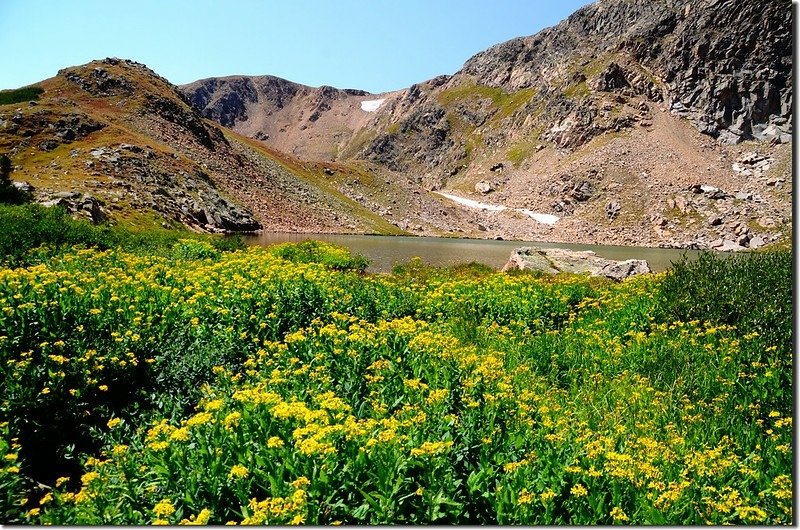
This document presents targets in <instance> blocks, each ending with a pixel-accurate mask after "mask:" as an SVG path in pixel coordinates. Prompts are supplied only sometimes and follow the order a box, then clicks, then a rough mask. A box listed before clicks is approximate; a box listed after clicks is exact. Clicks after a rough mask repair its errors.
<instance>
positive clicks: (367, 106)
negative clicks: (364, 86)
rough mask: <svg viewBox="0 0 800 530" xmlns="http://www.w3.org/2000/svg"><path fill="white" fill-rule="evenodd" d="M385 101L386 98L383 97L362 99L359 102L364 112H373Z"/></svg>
mask: <svg viewBox="0 0 800 530" xmlns="http://www.w3.org/2000/svg"><path fill="white" fill-rule="evenodd" d="M384 101H386V98H383V99H371V100H369V101H362V102H361V110H363V111H364V112H375V111H376V110H378V107H380V106H381V104H383V102H384Z"/></svg>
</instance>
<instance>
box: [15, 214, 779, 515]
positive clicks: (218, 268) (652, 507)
mask: <svg viewBox="0 0 800 530" xmlns="http://www.w3.org/2000/svg"><path fill="white" fill-rule="evenodd" d="M0 214H2V211H0ZM6 218H7V217H6ZM37 222H38V221H37ZM3 226H4V227H5V226H6V225H3ZM65 230H67V229H65ZM3 232H4V233H5V232H6V230H5V228H4V230H3ZM69 233H70V232H69V230H67V234H69ZM107 235H108V234H107V233H105V232H98V233H97V234H94V235H92V236H91V237H95V236H96V237H97V238H98V239H97V240H96V243H97V244H94V245H89V246H91V247H93V248H63V245H62V248H61V249H60V250H58V251H56V250H53V249H52V248H51V249H50V250H37V251H34V252H32V253H31V252H27V253H20V255H16V254H14V252H13V245H11V246H8V244H7V243H4V244H5V245H6V246H5V247H4V251H5V252H7V253H9V252H10V253H11V255H12V256H14V259H13V260H11V261H12V262H15V263H22V264H25V266H24V267H17V268H6V269H0V361H1V364H0V456H2V458H3V459H2V460H0V492H2V493H0V522H3V523H31V524H137V525H139V524H149V523H170V524H177V523H193V524H198V523H199V524H203V523H209V524H224V523H227V522H235V523H250V524H291V523H295V524H296V523H308V524H335V523H339V522H341V523H351V524H352V523H371V524H380V523H406V524H413V523H440V524H441V523H472V524H484V523H500V524H613V523H627V524H645V523H647V524H703V523H717V524H718V523H759V524H790V523H792V516H793V515H792V488H793V483H792V478H791V477H792V462H793V452H792V446H791V443H792V442H791V440H792V383H791V381H792V374H791V366H792V358H791V355H792V351H791V341H792V327H791V315H792V307H791V288H792V287H791V281H792V280H791V264H792V258H791V254H790V253H789V252H780V253H764V254H763V255H757V256H752V257H749V258H747V259H733V260H729V261H725V262H724V263H722V262H721V261H720V260H717V259H714V258H713V257H710V256H708V257H704V258H702V259H701V260H699V261H698V262H695V263H682V264H679V265H678V266H676V267H675V269H673V270H672V271H671V272H668V273H665V274H660V275H652V276H647V277H639V278H636V279H632V280H629V281H626V282H623V283H619V284H615V283H611V282H608V281H604V280H599V279H591V278H588V277H581V276H559V277H537V276H533V275H527V274H517V275H506V274H502V273H496V272H493V271H490V270H487V269H486V268H484V267H482V266H479V265H475V264H472V265H468V266H461V267H455V268H450V269H433V268H430V267H425V266H424V265H422V264H421V263H419V262H412V263H410V264H408V265H406V266H402V267H399V268H397V269H396V270H395V273H394V274H391V275H365V274H363V272H362V271H363V268H364V261H363V259H362V258H358V257H353V256H349V255H348V253H347V252H346V251H344V250H342V249H340V248H336V247H333V246H330V245H327V244H324V243H317V242H315V243H308V244H301V245H279V246H276V247H271V248H266V249H263V248H248V249H244V250H243V249H238V250H236V249H225V248H220V247H215V246H214V245H213V244H212V243H211V242H209V241H205V240H191V239H182V240H178V241H173V242H172V243H171V245H167V244H164V243H158V244H154V245H152V246H151V247H150V249H151V250H150V251H149V252H147V251H143V250H141V249H139V250H138V251H131V249H130V248H128V249H127V250H126V249H124V248H117V247H116V246H115V245H116V243H117V240H115V239H114V238H113V237H112V236H110V235H108V237H109V238H110V239H108V240H105V239H103V238H104V237H106V236H107ZM3 237H4V238H6V240H5V241H7V240H8V239H7V238H8V237H10V236H9V235H8V234H5V235H3ZM85 237H89V236H85V235H81V236H80V237H78V239H82V238H85ZM33 240H36V238H33V239H31V241H33ZM50 241H51V242H52V241H54V240H53V239H51V240H50ZM59 241H61V240H59ZM72 242H74V237H73V236H72V235H65V236H64V238H63V244H64V245H66V244H69V243H72ZM83 243H84V244H85V241H83ZM31 245H32V243H26V247H28V248H29V247H30V246H31ZM233 246H236V245H233ZM31 255H34V256H35V257H33V258H32V257H31ZM765 275H766V276H765ZM726 282H727V283H726ZM739 282H740V283H741V284H743V285H749V286H751V287H750V288H751V289H757V292H751V291H748V290H747V289H746V288H737V287H736V286H737V285H739ZM687 290H688V291H687ZM685 292H688V293H690V294H689V295H684V294H683V293H685ZM787 293H788V294H787ZM723 295H724V296H723Z"/></svg>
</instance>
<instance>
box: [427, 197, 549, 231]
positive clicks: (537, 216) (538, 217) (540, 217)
mask: <svg viewBox="0 0 800 530" xmlns="http://www.w3.org/2000/svg"><path fill="white" fill-rule="evenodd" d="M433 193H435V194H437V195H441V196H442V197H446V198H448V199H450V200H451V201H454V202H457V203H459V204H463V205H464V206H467V207H469V208H477V209H479V210H488V211H490V212H502V211H503V210H515V211H517V212H520V213H523V214H525V215H527V216H528V217H530V218H531V219H533V220H534V221H536V222H539V223H542V224H545V225H550V226H552V225H554V224H556V221H558V219H559V217H558V216H557V215H550V214H549V213H536V212H533V211H531V210H528V209H527V208H509V207H508V206H503V205H502V204H488V203H485V202H479V201H474V200H472V199H467V198H464V197H459V196H458V195H451V194H450V193H442V192H439V191H434V192H433Z"/></svg>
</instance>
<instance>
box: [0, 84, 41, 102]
mask: <svg viewBox="0 0 800 530" xmlns="http://www.w3.org/2000/svg"><path fill="white" fill-rule="evenodd" d="M42 92H44V89H43V88H41V87H38V86H25V87H22V88H17V89H14V90H0V105H12V104H14V103H23V102H25V101H34V100H37V99H39V96H40V95H41V94H42Z"/></svg>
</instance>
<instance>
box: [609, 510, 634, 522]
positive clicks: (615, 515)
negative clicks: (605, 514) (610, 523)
mask: <svg viewBox="0 0 800 530" xmlns="http://www.w3.org/2000/svg"><path fill="white" fill-rule="evenodd" d="M611 518H612V519H614V521H620V522H625V521H629V520H630V519H629V518H628V516H627V515H625V512H624V511H622V508H620V507H619V506H614V507H613V508H612V509H611Z"/></svg>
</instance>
